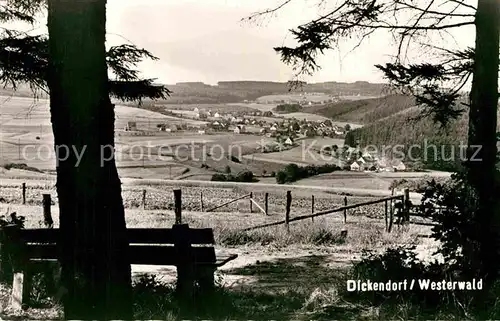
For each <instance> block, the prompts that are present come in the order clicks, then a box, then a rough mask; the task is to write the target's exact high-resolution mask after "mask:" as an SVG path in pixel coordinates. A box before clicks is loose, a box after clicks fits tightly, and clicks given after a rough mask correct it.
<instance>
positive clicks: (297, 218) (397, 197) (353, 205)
mask: <svg viewBox="0 0 500 321" xmlns="http://www.w3.org/2000/svg"><path fill="white" fill-rule="evenodd" d="M288 195H290V196H289V197H288ZM403 197H404V195H396V196H389V197H384V198H381V199H377V200H373V201H368V202H362V203H356V204H352V205H348V206H341V207H338V208H334V209H331V210H326V211H321V212H317V213H314V214H310V215H301V216H296V217H293V218H290V217H289V211H288V204H289V202H288V201H287V211H286V215H285V219H284V220H282V221H278V222H273V223H268V224H262V225H257V226H252V227H248V228H245V229H243V231H250V230H255V229H260V228H265V227H271V226H276V225H282V224H287V225H288V224H289V223H290V222H296V221H301V220H305V219H310V218H313V217H318V216H323V215H328V214H332V213H336V212H341V211H344V213H345V211H347V210H350V209H354V208H358V207H361V206H367V205H372V204H377V203H382V202H385V201H391V200H398V199H401V200H402V199H403ZM288 199H290V201H291V193H290V191H288V192H287V200H288ZM346 217H347V215H346V214H344V220H345V221H346Z"/></svg>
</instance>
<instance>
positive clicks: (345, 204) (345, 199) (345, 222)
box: [344, 196, 347, 224]
mask: <svg viewBox="0 0 500 321" xmlns="http://www.w3.org/2000/svg"><path fill="white" fill-rule="evenodd" d="M344 206H347V196H344ZM344 224H347V210H344Z"/></svg>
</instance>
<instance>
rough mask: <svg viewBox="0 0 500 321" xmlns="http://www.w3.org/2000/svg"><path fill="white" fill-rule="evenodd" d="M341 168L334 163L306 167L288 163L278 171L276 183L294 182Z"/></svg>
mask: <svg viewBox="0 0 500 321" xmlns="http://www.w3.org/2000/svg"><path fill="white" fill-rule="evenodd" d="M340 169H341V168H340V167H339V166H337V165H334V164H325V165H308V166H304V167H301V166H298V165H297V164H288V165H287V166H286V167H285V168H284V169H282V170H280V171H278V173H276V183H278V184H286V183H293V182H295V181H298V180H300V179H303V178H308V177H311V176H316V175H320V174H327V173H332V172H334V171H338V170H340Z"/></svg>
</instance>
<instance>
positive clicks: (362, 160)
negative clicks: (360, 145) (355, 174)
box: [356, 157, 366, 164]
mask: <svg viewBox="0 0 500 321" xmlns="http://www.w3.org/2000/svg"><path fill="white" fill-rule="evenodd" d="M356 162H357V163H359V164H364V163H366V161H365V159H364V158H363V157H360V158H358V159H357V160H356Z"/></svg>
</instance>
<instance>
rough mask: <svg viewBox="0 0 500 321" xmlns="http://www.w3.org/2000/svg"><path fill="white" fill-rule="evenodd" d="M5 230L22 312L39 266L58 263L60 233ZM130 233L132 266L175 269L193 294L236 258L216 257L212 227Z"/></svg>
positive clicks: (183, 226)
mask: <svg viewBox="0 0 500 321" xmlns="http://www.w3.org/2000/svg"><path fill="white" fill-rule="evenodd" d="M4 231H5V232H6V235H7V237H6V238H3V239H4V242H5V240H6V239H7V240H8V243H10V244H8V246H7V247H6V246H5V245H6V244H2V249H5V248H7V249H17V250H11V251H10V252H11V253H10V256H11V258H12V262H13V263H12V264H13V270H14V280H13V286H12V301H11V303H12V305H13V307H14V308H18V309H19V308H21V307H23V306H28V305H29V292H30V279H31V276H32V274H33V273H34V272H35V271H36V269H37V267H36V265H37V264H36V263H37V262H47V261H54V262H57V260H58V248H57V242H58V230H57V229H16V228H11V229H10V230H9V229H6V228H4ZM127 233H128V238H129V244H130V245H129V251H130V252H129V257H130V264H137V265H165V266H168V265H170V266H176V267H177V286H178V288H179V286H181V287H184V289H183V290H184V291H192V290H193V289H194V287H195V286H196V285H197V286H199V288H200V290H201V289H203V290H210V289H212V288H213V287H214V273H215V270H216V269H217V268H218V267H220V266H222V265H224V264H226V263H227V262H229V261H231V260H234V259H235V258H236V257H237V255H236V254H233V255H216V253H215V248H214V243H215V241H214V234H213V230H212V229H210V228H199V229H192V228H190V227H189V226H188V224H176V225H173V227H172V228H156V229H146V228H131V229H127ZM192 245H196V246H194V247H193V246H192ZM2 254H3V257H5V255H4V254H5V253H2ZM180 281H182V282H180Z"/></svg>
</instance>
